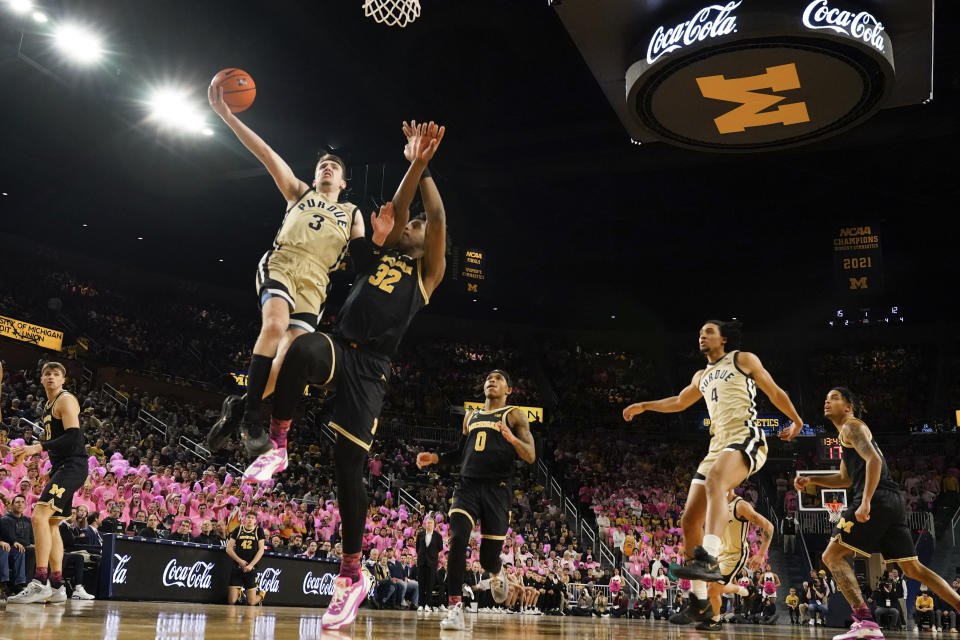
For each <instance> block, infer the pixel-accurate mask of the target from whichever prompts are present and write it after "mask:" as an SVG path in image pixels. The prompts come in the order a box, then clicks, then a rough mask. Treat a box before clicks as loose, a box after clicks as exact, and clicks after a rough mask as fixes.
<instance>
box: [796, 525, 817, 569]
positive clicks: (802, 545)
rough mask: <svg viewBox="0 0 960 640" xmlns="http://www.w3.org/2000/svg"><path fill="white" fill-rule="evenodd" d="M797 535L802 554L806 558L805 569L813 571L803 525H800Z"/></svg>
mask: <svg viewBox="0 0 960 640" xmlns="http://www.w3.org/2000/svg"><path fill="white" fill-rule="evenodd" d="M797 537H798V538H800V548H801V549H803V556H804V557H805V558H806V559H807V571H813V570H814V569H815V567H814V566H813V562H812V561H811V560H810V548H809V547H807V539H806V537H805V536H804V535H803V527H802V526H801V527H800V531H798V532H797Z"/></svg>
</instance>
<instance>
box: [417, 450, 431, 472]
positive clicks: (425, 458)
mask: <svg viewBox="0 0 960 640" xmlns="http://www.w3.org/2000/svg"><path fill="white" fill-rule="evenodd" d="M434 455H435V454H433V453H428V452H426V451H421V452H420V453H418V454H417V469H423V468H424V467H429V466H430V465H432V464H435V462H434V459H433V457H434Z"/></svg>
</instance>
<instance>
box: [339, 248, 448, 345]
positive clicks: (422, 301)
mask: <svg viewBox="0 0 960 640" xmlns="http://www.w3.org/2000/svg"><path fill="white" fill-rule="evenodd" d="M350 257H351V259H352V261H353V264H354V266H355V268H356V269H357V278H356V280H354V281H353V285H352V287H351V288H350V295H348V296H347V300H346V302H344V303H343V307H342V308H341V310H340V321H339V325H338V326H337V334H338V335H340V336H341V337H342V338H343V339H344V340H347V341H348V342H352V343H356V344H357V345H358V346H360V347H364V348H367V349H371V350H373V351H376V352H377V353H380V354H382V355H385V356H387V357H388V358H390V357H393V355H394V354H395V353H396V351H397V347H398V346H399V345H400V341H401V340H402V339H403V336H404V334H405V333H406V332H407V328H408V327H409V326H410V321H411V320H413V316H415V315H416V314H417V312H418V311H420V309H423V308H424V307H425V306H426V305H427V304H428V303H429V302H430V297H429V296H428V295H427V291H426V289H425V288H424V286H423V275H422V270H423V261H422V260H421V259H419V258H411V257H410V256H407V255H403V254H401V253H400V252H399V251H391V250H385V249H382V248H381V247H378V246H376V245H375V244H373V243H372V242H370V241H369V240H367V239H366V238H357V239H355V240H353V241H351V242H350Z"/></svg>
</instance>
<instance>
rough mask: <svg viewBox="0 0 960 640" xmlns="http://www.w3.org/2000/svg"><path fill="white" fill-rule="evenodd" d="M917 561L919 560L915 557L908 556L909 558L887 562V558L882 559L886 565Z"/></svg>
mask: <svg viewBox="0 0 960 640" xmlns="http://www.w3.org/2000/svg"><path fill="white" fill-rule="evenodd" d="M919 559H920V558H918V557H917V556H910V557H909V558H891V559H889V560H888V559H887V558H884V559H883V561H884V562H885V563H887V564H893V563H894V562H910V561H911V560H919Z"/></svg>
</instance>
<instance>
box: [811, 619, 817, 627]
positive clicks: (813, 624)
mask: <svg viewBox="0 0 960 640" xmlns="http://www.w3.org/2000/svg"><path fill="white" fill-rule="evenodd" d="M816 624H817V623H816V622H814V621H813V618H810V626H811V627H813V626H815V625H816Z"/></svg>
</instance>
